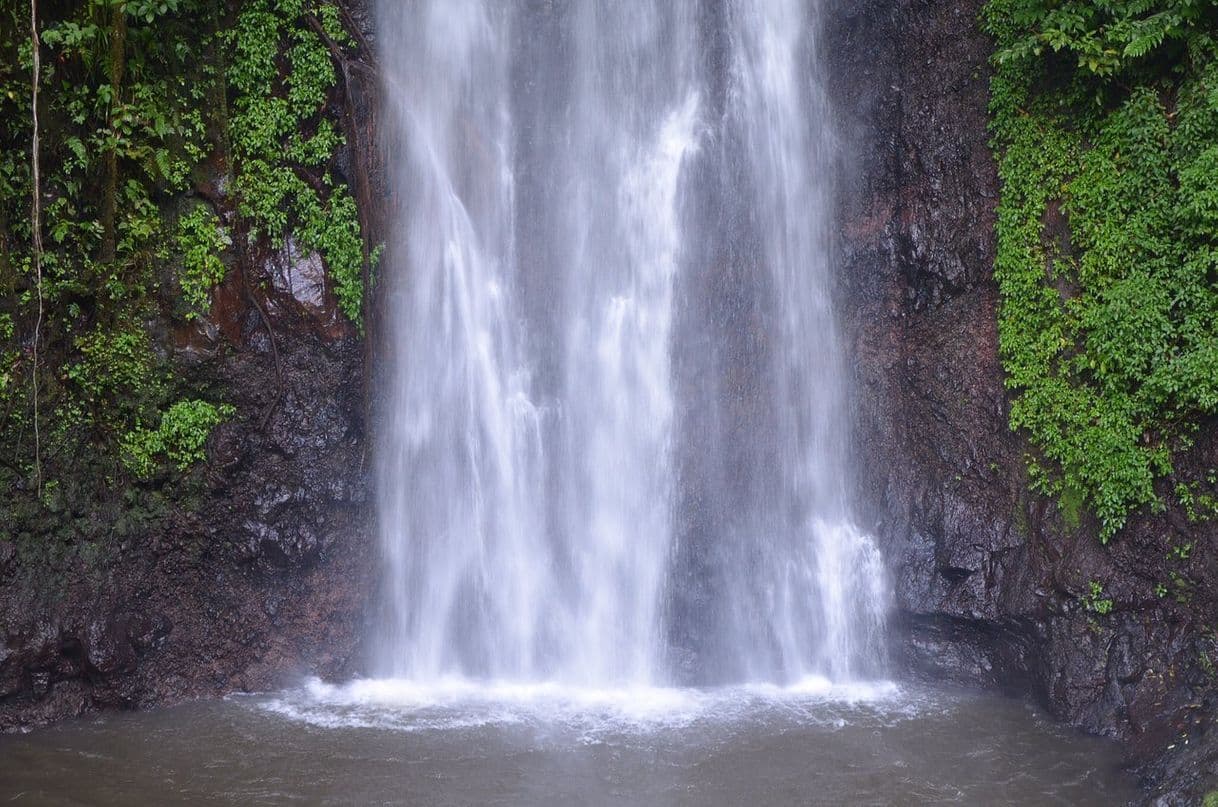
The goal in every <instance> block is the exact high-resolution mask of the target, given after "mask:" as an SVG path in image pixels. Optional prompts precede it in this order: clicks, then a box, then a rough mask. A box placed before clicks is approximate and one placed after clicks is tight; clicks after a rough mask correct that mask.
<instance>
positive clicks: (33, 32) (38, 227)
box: [30, 0, 43, 497]
mask: <svg viewBox="0 0 1218 807" xmlns="http://www.w3.org/2000/svg"><path fill="white" fill-rule="evenodd" d="M30 43H31V45H32V46H33V52H34V69H33V77H32V81H31V87H30V89H31V92H30V120H31V123H32V125H33V135H32V136H31V138H30V173H31V175H32V180H33V193H32V194H31V195H32V196H33V199H32V201H31V204H30V226H31V228H32V234H33V242H34V277H35V288H36V291H37V295H38V318H37V319H36V320H35V321H34V350H33V355H34V367H33V371H32V374H31V375H32V379H33V382H32V383H33V387H34V479H35V481H36V484H37V486H38V495H39V496H40V497H41V496H42V434H41V432H40V431H39V425H38V421H39V412H38V347H39V345H38V343H39V337H40V336H41V333H42V313H43V312H42V179H41V177H40V175H39V165H38V85H39V83H40V81H41V73H42V63H41V54H40V53H39V51H40V50H41V49H42V43H41V42H40V41H39V38H38V0H30Z"/></svg>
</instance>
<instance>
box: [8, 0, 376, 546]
mask: <svg viewBox="0 0 1218 807" xmlns="http://www.w3.org/2000/svg"><path fill="white" fill-rule="evenodd" d="M335 2H336V0H82V2H79V3H71V4H62V3H45V4H41V6H42V8H41V9H40V13H41V16H40V20H39V28H40V36H41V40H42V47H41V48H40V50H39V54H40V60H39V61H40V63H41V68H40V71H39V72H40V81H39V82H38V87H39V103H38V108H37V117H38V120H39V122H40V126H39V129H40V135H41V137H40V139H41V143H40V148H39V158H40V159H39V163H40V165H41V176H40V178H39V181H38V185H39V190H40V193H39V194H38V196H39V199H40V200H41V203H42V219H41V226H40V227H39V232H40V234H41V240H42V243H43V251H42V253H41V261H40V267H39V266H38V265H36V262H35V247H34V244H35V238H34V229H33V226H32V223H31V222H32V218H31V214H30V213H31V201H32V199H33V197H34V174H33V170H32V161H31V148H30V146H31V137H32V131H33V120H34V109H33V108H32V106H31V78H32V75H33V67H34V50H33V47H32V44H31V32H30V26H29V6H28V5H23V4H20V3H18V4H9V5H8V6H6V7H5V8H4V9H3V10H0V489H3V490H4V491H5V504H0V539H2V538H5V537H11V536H15V535H18V534H25V533H26V532H27V527H29V525H31V524H35V522H37V523H38V524H41V525H42V526H35V527H32V528H30V530H31V531H32V533H33V534H36V533H38V532H40V531H41V532H47V531H49V530H50V529H51V527H50V526H48V525H49V523H50V522H46V521H45V519H42V516H41V515H39V513H40V512H42V511H40V510H39V509H38V508H39V507H42V508H44V510H45V509H46V508H48V507H50V504H49V503H53V502H55V501H58V498H59V497H61V496H62V495H63V493H62V491H64V490H65V489H67V488H71V489H72V491H73V497H74V500H75V501H79V502H87V501H94V502H95V504H96V503H98V502H100V501H101V500H102V499H103V498H106V497H110V498H113V496H112V495H111V493H110V492H111V491H114V490H115V489H116V486H115V482H116V481H121V480H124V479H132V478H134V479H136V480H145V482H144V484H142V485H140V486H137V488H136V490H137V499H138V498H139V497H140V496H143V497H145V498H147V497H148V496H153V494H154V490H153V488H154V484H153V483H155V485H157V486H163V485H165V484H168V483H169V482H170V481H171V480H172V478H173V475H174V474H181V473H182V472H185V471H188V470H189V468H190V466H191V465H193V464H194V463H196V462H198V461H199V460H201V459H203V458H204V446H205V444H206V440H207V437H208V434H209V433H210V432H211V430H212V429H213V428H214V427H215V426H216V425H217V424H218V423H220V422H221V421H223V420H225V419H228V418H232V417H235V416H237V413H236V412H235V411H234V409H233V407H231V406H229V405H227V404H224V403H221V402H220V401H219V400H217V398H218V396H217V395H216V393H215V390H213V389H211V387H210V385H209V383H207V382H204V381H203V380H202V377H203V376H205V375H206V374H205V373H194V374H187V373H185V372H184V371H183V368H180V367H177V366H175V364H174V361H173V351H172V345H171V343H170V338H171V337H170V336H169V335H168V334H167V332H166V331H167V326H169V327H172V326H177V327H179V328H184V326H185V325H186V323H188V322H190V321H192V320H197V319H199V318H202V317H206V316H208V315H209V314H210V313H211V311H210V308H211V299H212V292H213V290H214V289H215V288H216V287H217V286H219V285H221V284H225V283H234V282H240V283H243V284H257V283H258V282H261V279H260V278H259V277H258V276H257V275H256V273H255V274H251V272H250V271H248V268H247V270H245V271H242V272H239V273H238V272H233V271H230V267H231V266H233V265H234V263H237V264H239V263H240V262H241V261H243V260H244V259H245V256H247V255H251V254H257V253H258V252H259V251H263V252H265V251H266V250H268V249H276V248H280V247H282V246H283V244H284V242H285V241H286V239H287V238H288V237H291V238H293V239H295V242H296V243H297V244H298V245H300V246H302V247H304V248H305V249H306V250H315V251H317V252H318V253H319V254H320V255H321V257H322V258H323V260H324V263H325V265H326V269H327V272H328V276H329V280H330V285H331V286H332V288H333V289H334V292H335V296H336V298H337V302H338V305H339V307H340V309H341V310H342V311H343V312H344V314H345V315H346V316H347V317H348V318H350V320H351V321H352V322H353V323H354V324H355V326H356V328H357V329H360V330H362V316H361V314H362V308H363V297H364V288H363V284H364V278H365V277H366V276H367V274H368V271H369V264H370V263H371V261H372V259H373V258H374V256H375V250H369V249H368V248H367V246H366V244H365V243H364V239H363V236H362V232H361V225H360V219H359V216H358V211H357V208H356V204H355V201H354V199H353V197H352V195H351V194H350V193H349V192H348V190H347V188H346V187H345V185H344V184H343V183H342V182H341V181H340V179H339V175H338V174H337V173H336V169H335V164H336V155H337V152H338V149H339V148H340V147H341V146H342V145H343V138H342V136H341V134H340V133H339V131H338V128H337V125H336V123H335V121H336V120H337V119H338V114H339V111H338V108H337V104H336V102H337V100H338V99H339V98H341V95H340V92H339V90H340V88H339V86H338V75H337V74H336V72H335V66H334V65H335V61H334V60H335V59H336V58H338V57H341V55H342V48H344V47H351V46H353V44H354V43H353V41H352V39H351V38H350V36H348V34H347V33H346V32H345V31H344V30H343V27H342V25H341V22H340V17H341V15H340V11H339V8H338V7H337V6H336V5H335ZM217 177H220V179H217ZM213 185H214V186H216V187H222V190H221V191H218V192H217V191H214V190H210V191H206V200H203V199H200V198H196V194H197V193H205V189H206V188H208V187H211V186H213ZM39 277H41V282H40V283H39ZM242 291H243V292H245V293H246V296H249V292H250V291H251V290H250V289H249V288H245V289H243V290H242ZM35 346H36V348H37V352H35ZM35 364H37V368H36V367H35ZM35 393H36V394H35ZM36 402H37V404H38V410H37V411H38V413H39V414H38V415H37V416H36V415H35V411H36V410H35V404H36ZM246 414H248V413H246ZM36 434H37V436H36ZM36 458H39V459H40V461H39V459H36ZM162 470H165V471H168V472H169V473H167V474H161V473H159V472H160V471H162ZM39 488H42V492H41V494H39ZM118 488H119V489H121V488H122V486H121V485H119V486H118ZM140 490H143V491H144V492H143V493H139V491H140ZM106 500H107V501H108V500H109V499H108V498H107V499H106ZM145 504H146V503H144V502H143V500H142V499H140V500H139V501H125V502H124V504H123V507H124V508H125V509H124V512H127V511H130V512H132V513H138V512H144V511H146V512H149V513H153V512H156V513H160V512H163V508H162V507H151V506H147V507H146V506H145ZM66 511H67V509H64V512H66ZM47 512H50V511H47ZM55 512H59V511H55ZM65 517H66V516H65ZM40 519H42V520H40Z"/></svg>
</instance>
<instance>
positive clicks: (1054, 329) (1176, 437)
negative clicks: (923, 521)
mask: <svg viewBox="0 0 1218 807" xmlns="http://www.w3.org/2000/svg"><path fill="white" fill-rule="evenodd" d="M984 21H985V24H986V27H987V29H988V30H989V31H990V33H992V34H993V35H994V37H995V39H996V41H997V47H998V50H997V53H996V55H995V58H994V64H995V75H994V78H993V82H992V85H991V113H992V134H993V143H994V146H995V148H996V150H997V152H998V154H999V157H1000V164H999V174H1000V178H1001V181H1002V199H1001V202H1000V205H999V211H998V254H997V260H996V265H995V274H996V276H997V279H998V283H999V288H1000V291H1001V295H1002V304H1001V311H1000V318H999V338H1000V343H1001V352H1002V359H1003V363H1004V366H1005V368H1006V371H1007V385H1008V387H1009V388H1010V389H1011V390H1013V393H1014V400H1013V404H1012V408H1011V426H1012V428H1014V429H1018V430H1021V431H1023V432H1024V433H1026V434H1027V436H1028V437H1029V439H1030V441H1031V443H1032V446H1033V447H1034V452H1033V453H1031V454H1029V467H1030V471H1031V477H1032V479H1033V482H1034V484H1035V485H1036V487H1037V488H1038V489H1039V490H1041V491H1043V492H1046V493H1049V494H1051V495H1054V496H1056V497H1057V498H1058V499H1059V500H1060V501H1061V502H1063V508H1062V509H1063V512H1065V513H1067V516H1068V518H1073V519H1074V520H1077V515H1076V514H1077V513H1078V512H1079V510H1080V508H1081V507H1082V508H1086V509H1087V510H1088V511H1090V512H1092V513H1094V514H1095V515H1096V516H1097V517H1098V519H1099V521H1100V524H1101V532H1100V535H1101V538H1102V539H1103V540H1104V541H1107V540H1108V539H1110V538H1111V537H1112V536H1113V535H1115V534H1116V533H1117V532H1118V531H1119V530H1120V529H1121V528H1122V527H1123V526H1124V524H1125V522H1126V519H1127V517H1128V515H1129V513H1130V512H1131V511H1133V510H1135V509H1137V508H1140V507H1145V506H1150V507H1161V506H1162V505H1163V499H1162V490H1161V489H1159V488H1157V487H1156V483H1157V481H1158V480H1159V479H1161V478H1164V477H1169V476H1174V475H1175V473H1176V471H1175V462H1174V459H1175V457H1176V456H1177V454H1178V453H1179V452H1181V451H1183V450H1186V449H1187V448H1189V447H1190V445H1191V441H1192V437H1193V435H1194V434H1195V432H1196V429H1197V428H1198V424H1199V422H1200V421H1201V419H1202V418H1204V417H1206V416H1208V415H1212V414H1214V413H1215V412H1216V411H1218V286H1216V285H1215V283H1216V282H1218V46H1216V43H1215V40H1214V38H1213V32H1215V31H1218V7H1216V6H1214V5H1213V4H1211V3H1205V2H1199V1H1198V0H1129V1H1127V2H1083V1H1082V0H1075V1H1073V2H1064V3H1063V2H1049V0H990V2H989V4H988V5H987V6H986V9H985V12H984Z"/></svg>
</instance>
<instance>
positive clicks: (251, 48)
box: [228, 0, 365, 330]
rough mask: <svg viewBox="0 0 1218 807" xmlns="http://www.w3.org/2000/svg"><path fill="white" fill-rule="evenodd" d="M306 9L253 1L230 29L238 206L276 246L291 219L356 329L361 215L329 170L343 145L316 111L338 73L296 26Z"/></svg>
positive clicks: (288, 2)
mask: <svg viewBox="0 0 1218 807" xmlns="http://www.w3.org/2000/svg"><path fill="white" fill-rule="evenodd" d="M305 13H306V7H305V3H304V2H303V0H250V1H249V2H247V3H245V7H244V9H243V10H242V12H241V14H240V15H239V16H238V18H237V21H236V24H235V26H234V27H233V29H232V30H231V32H230V33H229V41H230V42H231V43H232V46H233V51H234V57H233V61H232V64H231V65H230V67H229V71H228V76H229V82H230V84H231V85H232V87H233V88H234V89H235V91H236V101H235V104H234V114H233V120H232V124H231V131H232V132H233V141H232V143H233V152H234V156H235V157H236V160H237V164H238V166H239V174H238V177H237V188H238V192H239V194H240V196H241V203H240V212H241V214H242V215H243V216H245V217H247V218H248V219H249V220H250V221H251V222H252V224H253V234H254V235H255V236H257V235H265V236H267V237H269V238H270V239H271V241H272V243H273V244H274V245H275V246H277V247H278V246H282V245H283V240H284V237H285V235H286V233H287V230H288V229H289V226H291V225H294V226H293V229H294V232H295V235H296V237H297V238H299V239H300V242H301V243H302V244H303V245H304V246H305V247H307V248H308V249H310V250H316V251H317V252H318V253H320V254H321V256H322V258H323V259H324V260H325V263H326V268H327V270H328V273H329V276H330V279H331V281H332V282H333V283H334V290H335V294H336V295H337V297H338V304H339V307H340V308H341V309H342V311H343V313H344V314H346V315H347V317H348V319H350V320H351V321H352V322H353V323H355V325H356V327H357V328H360V329H361V330H362V328H363V320H362V309H363V295H364V288H363V269H364V257H365V256H364V239H363V237H362V235H361V232H360V223H359V213H358V210H357V208H356V205H355V200H354V199H353V198H352V196H351V194H350V192H349V191H348V189H347V188H346V186H345V185H342V184H340V183H338V182H336V181H335V180H334V177H333V174H332V173H331V172H330V171H328V170H326V168H327V165H328V163H329V162H330V160H331V156H332V155H333V153H334V151H335V149H336V148H338V146H340V145H341V144H342V136H341V135H340V134H339V133H338V132H336V131H335V129H334V126H333V124H332V123H331V122H330V120H329V119H328V118H326V117H325V116H324V115H322V112H323V111H324V107H325V104H326V102H327V100H328V98H329V91H330V88H331V87H333V86H334V83H335V81H336V80H337V77H336V75H335V72H334V65H333V63H332V61H331V58H330V54H329V53H328V52H327V50H326V47H325V45H324V44H323V43H322V41H321V40H320V39H319V38H318V36H317V34H316V33H315V32H314V31H313V30H311V29H309V28H307V27H305V26H303V25H302V24H301V17H302V15H304V14H305ZM326 18H327V19H330V20H331V21H333V20H334V19H336V18H335V17H334V16H333V15H332V14H331V15H326ZM319 24H320V23H319ZM281 60H283V61H286V63H287V65H288V67H289V69H287V70H286V71H281V70H280V69H279V64H280V63H281ZM319 172H320V173H319Z"/></svg>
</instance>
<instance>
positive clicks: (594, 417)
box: [375, 0, 886, 686]
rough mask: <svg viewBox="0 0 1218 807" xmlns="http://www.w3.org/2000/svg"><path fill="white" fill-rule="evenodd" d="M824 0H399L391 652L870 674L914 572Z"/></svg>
mask: <svg viewBox="0 0 1218 807" xmlns="http://www.w3.org/2000/svg"><path fill="white" fill-rule="evenodd" d="M818 18H819V12H818V8H817V6H816V4H815V3H808V2H804V0H733V2H726V3H722V2H721V3H712V2H705V3H699V2H682V3H667V2H655V0H618V1H616V2H613V3H606V2H602V1H601V0H566V1H565V2H516V3H505V2H502V0H420V1H419V2H411V3H401V2H396V1H395V2H389V1H388V0H386V2H382V3H381V4H380V10H379V17H378V19H379V31H380V32H381V36H382V37H383V41H384V42H385V43H387V44H388V45H389V46H387V47H385V48H384V70H385V103H386V105H387V108H388V125H387V126H386V129H385V131H386V134H385V137H386V145H387V148H388V152H389V154H390V164H391V165H392V166H394V171H395V173H394V175H393V177H392V182H393V183H394V186H395V187H396V188H398V189H400V191H401V193H402V194H403V196H404V197H406V199H407V201H406V202H405V204H404V205H403V206H402V209H401V212H400V214H399V220H398V226H397V227H396V230H395V232H396V235H397V237H396V239H395V240H394V241H393V242H392V243H391V244H390V253H389V254H390V259H389V261H388V267H389V268H388V281H387V282H388V283H390V284H392V286H391V288H390V298H389V299H390V303H389V306H388V311H389V320H390V323H391V324H390V325H389V326H388V327H389V343H390V344H391V345H392V349H391V355H392V361H393V366H392V367H391V368H390V372H391V373H392V374H393V375H392V380H391V382H390V389H389V394H388V396H387V399H386V409H385V413H384V418H383V420H384V434H383V437H384V443H383V445H382V446H381V447H380V456H381V463H380V468H379V475H378V482H379V490H380V509H379V516H380V518H379V523H380V530H381V536H382V542H383V547H384V552H385V557H386V580H385V589H386V591H387V596H388V598H389V600H388V603H387V607H386V609H385V630H384V632H383V634H382V635H380V636H379V637H378V641H377V659H376V667H375V669H376V670H377V672H379V673H381V674H383V675H386V676H391V677H398V678H406V679H410V680H413V681H427V680H438V679H441V678H445V677H448V676H461V677H469V678H480V679H494V680H504V679H506V680H513V681H527V682H536V681H560V682H566V683H570V684H575V685H581V686H641V685H665V684H674V683H676V684H687V683H696V684H712V683H713V684H721V683H739V682H757V681H767V682H778V683H790V682H793V681H798V680H800V679H802V678H805V677H807V676H811V675H817V676H823V677H826V678H829V679H831V680H833V681H839V682H841V681H849V680H853V679H856V678H858V677H859V676H862V675H874V674H876V673H877V672H878V671H879V670H880V669H881V667H880V653H879V646H880V641H879V640H880V634H881V630H880V629H881V626H882V623H883V614H884V610H885V605H886V585H885V581H884V572H883V568H882V565H881V562H880V558H879V555H878V553H877V551H876V549H875V546H874V545H873V544H872V542H871V540H870V538H869V537H868V536H867V535H866V534H864V533H863V532H861V531H860V530H859V529H858V528H856V527H855V526H854V524H853V522H852V519H851V509H850V505H849V501H848V497H847V494H846V490H847V487H848V485H847V481H846V480H847V477H848V473H849V469H848V463H847V455H846V450H845V435H846V433H847V432H848V430H849V425H848V420H847V417H846V415H845V412H846V409H845V407H844V405H843V404H844V396H845V383H844V377H843V376H844V371H843V367H842V357H841V351H840V348H839V345H838V338H837V328H836V324H835V322H834V315H833V306H832V304H831V298H832V293H831V292H832V260H831V257H832V250H831V243H830V242H831V239H830V237H829V225H828V209H829V195H830V192H831V188H830V178H831V176H832V171H831V164H832V154H833V151H834V138H835V133H834V131H833V129H832V126H831V120H832V115H831V114H830V110H829V109H828V105H827V102H826V100H825V94H824V91H823V87H822V86H821V84H820V83H819V80H818V78H817V77H818V76H819V75H820V73H821V72H822V70H821V67H820V65H819V61H818V58H817V50H818V49H817V35H818V28H817V22H818Z"/></svg>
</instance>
